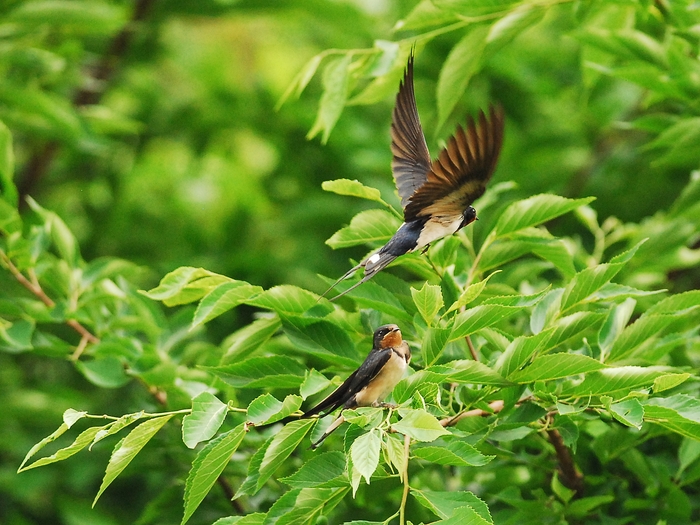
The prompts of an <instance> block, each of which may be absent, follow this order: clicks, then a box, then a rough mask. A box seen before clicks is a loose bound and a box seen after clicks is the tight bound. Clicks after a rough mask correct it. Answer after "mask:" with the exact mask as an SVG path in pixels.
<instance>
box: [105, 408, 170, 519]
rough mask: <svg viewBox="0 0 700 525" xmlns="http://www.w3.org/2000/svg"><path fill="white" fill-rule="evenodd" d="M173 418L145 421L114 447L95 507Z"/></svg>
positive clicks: (166, 417)
mask: <svg viewBox="0 0 700 525" xmlns="http://www.w3.org/2000/svg"><path fill="white" fill-rule="evenodd" d="M171 417H173V414H168V415H165V416H160V417H156V418H153V419H149V420H148V421H144V422H143V423H141V424H140V425H139V426H137V427H136V428H134V429H133V430H132V431H131V432H129V434H128V435H127V436H126V437H125V438H124V439H122V440H121V441H120V442H119V443H117V446H116V447H114V451H113V452H112V457H110V458H109V463H108V464H107V470H106V471H105V475H104V478H102V484H101V485H100V490H99V491H97V495H96V496H95V499H94V500H93V502H92V505H93V507H94V506H95V503H97V500H98V499H99V498H100V496H101V495H102V493H103V492H104V491H105V490H106V489H107V487H109V485H110V484H111V483H112V482H113V481H114V480H115V479H116V478H117V476H119V474H121V473H122V471H123V470H124V469H125V468H126V467H127V466H128V465H129V463H131V460H132V459H134V458H135V457H136V454H138V453H139V452H141V449H142V448H143V447H144V446H146V443H148V442H149V441H150V440H151V438H152V437H153V436H155V435H156V433H157V432H158V431H159V430H160V429H161V428H163V425H165V424H166V423H167V422H168V421H169V420H170V418H171Z"/></svg>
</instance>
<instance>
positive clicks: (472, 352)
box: [465, 335, 479, 361]
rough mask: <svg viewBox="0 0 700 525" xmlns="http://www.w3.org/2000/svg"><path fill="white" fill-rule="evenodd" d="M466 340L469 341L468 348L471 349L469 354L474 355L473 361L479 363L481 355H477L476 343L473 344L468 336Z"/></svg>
mask: <svg viewBox="0 0 700 525" xmlns="http://www.w3.org/2000/svg"><path fill="white" fill-rule="evenodd" d="M465 339H466V340H467V346H468V347H469V353H470V354H471V355H472V359H473V360H474V361H478V360H479V355H478V354H477V353H476V348H474V343H472V338H471V337H469V336H468V335H467V336H465Z"/></svg>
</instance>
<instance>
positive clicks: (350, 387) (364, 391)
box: [301, 324, 411, 448]
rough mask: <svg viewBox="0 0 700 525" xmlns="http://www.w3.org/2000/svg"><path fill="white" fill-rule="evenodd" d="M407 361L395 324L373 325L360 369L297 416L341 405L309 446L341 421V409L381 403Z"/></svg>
mask: <svg viewBox="0 0 700 525" xmlns="http://www.w3.org/2000/svg"><path fill="white" fill-rule="evenodd" d="M410 361H411V350H409V348H408V345H407V344H406V341H404V340H403V338H402V337H401V330H399V327H398V326H396V325H395V324H387V325H384V326H380V327H379V328H377V330H376V331H375V332H374V341H373V345H372V350H371V351H370V353H369V355H368V356H367V358H366V359H365V361H364V363H362V364H361V365H360V368H358V369H357V370H355V371H354V372H353V373H352V374H350V377H348V378H347V379H346V380H345V381H344V382H343V384H342V385H340V386H339V387H338V388H336V389H335V390H334V391H333V393H332V394H330V395H329V396H328V397H327V398H326V399H324V400H323V401H321V402H320V403H319V404H318V405H316V406H315V407H313V408H312V409H310V410H309V411H307V412H305V413H304V415H303V416H301V417H302V418H306V417H311V416H314V415H316V414H320V413H321V412H324V413H325V414H330V413H331V412H333V411H334V410H335V409H337V408H338V407H342V409H341V413H340V415H339V416H338V418H337V419H336V420H335V421H334V422H333V423H332V424H331V425H330V427H328V430H326V431H325V432H324V434H323V435H322V436H321V438H320V439H319V440H318V441H316V442H315V443H313V444H312V445H311V448H316V447H318V446H319V445H320V444H321V443H322V442H323V440H324V439H326V438H327V437H328V435H329V434H330V433H331V432H333V431H334V430H335V429H336V428H338V427H339V426H340V425H342V424H343V422H345V418H344V417H343V414H342V411H343V410H345V409H346V408H356V407H366V406H374V407H378V406H384V405H383V403H382V401H383V400H384V398H386V396H388V395H389V394H391V392H392V390H394V387H395V386H396V383H398V382H399V381H400V380H401V378H402V377H403V375H404V372H405V371H406V368H407V367H408V363H410ZM325 414H324V415H325Z"/></svg>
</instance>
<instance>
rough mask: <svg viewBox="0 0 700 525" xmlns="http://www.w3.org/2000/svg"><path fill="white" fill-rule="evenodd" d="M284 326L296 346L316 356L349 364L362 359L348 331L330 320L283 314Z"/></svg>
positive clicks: (352, 364)
mask: <svg viewBox="0 0 700 525" xmlns="http://www.w3.org/2000/svg"><path fill="white" fill-rule="evenodd" d="M282 326H283V327H284V332H285V334H287V337H289V340H290V341H291V342H292V343H293V344H294V346H296V347H297V348H298V349H300V350H303V351H306V352H308V353H310V354H312V355H314V356H317V357H320V358H322V359H325V360H326V361H330V362H331V363H336V364H337V363H341V364H344V365H348V366H356V365H357V364H358V362H359V361H360V359H361V357H360V354H359V352H358V351H357V349H356V348H355V345H354V343H353V342H352V340H351V339H350V336H349V335H348V334H347V332H346V331H345V330H343V329H342V328H340V327H339V326H338V325H335V324H333V323H331V322H330V321H327V320H325V319H318V318H313V317H298V316H289V317H287V316H283V317H282Z"/></svg>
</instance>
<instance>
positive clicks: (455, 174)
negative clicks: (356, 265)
mask: <svg viewBox="0 0 700 525" xmlns="http://www.w3.org/2000/svg"><path fill="white" fill-rule="evenodd" d="M502 142H503V110H502V109H501V108H500V107H499V108H494V107H493V106H491V107H490V109H489V117H488V118H486V115H484V113H483V111H482V112H480V114H479V121H478V123H477V122H475V121H474V119H472V118H469V120H468V122H467V129H466V131H465V130H464V129H463V128H462V127H461V126H458V127H457V131H456V132H455V134H454V135H453V136H452V137H450V140H449V141H448V142H447V146H446V147H445V148H444V149H443V150H442V151H441V152H440V155H439V156H438V158H437V159H435V160H434V161H433V163H432V165H431V166H430V170H429V172H428V175H427V179H426V181H425V183H424V184H423V185H422V186H421V187H420V188H418V189H417V190H416V192H415V193H414V194H413V196H412V197H411V198H410V199H409V202H408V204H407V205H406V207H405V208H404V220H405V221H406V222H408V221H411V220H414V219H416V218H418V217H424V216H432V215H456V214H459V213H462V212H463V211H464V210H465V209H466V208H467V206H469V205H470V204H471V203H472V202H474V201H475V200H476V199H478V198H479V197H480V196H481V195H483V193H484V190H485V189H486V183H487V182H488V180H489V179H490V178H491V174H492V173H493V171H494V169H495V168H496V162H497V160H498V154H499V152H500V150H501V143H502Z"/></svg>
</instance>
